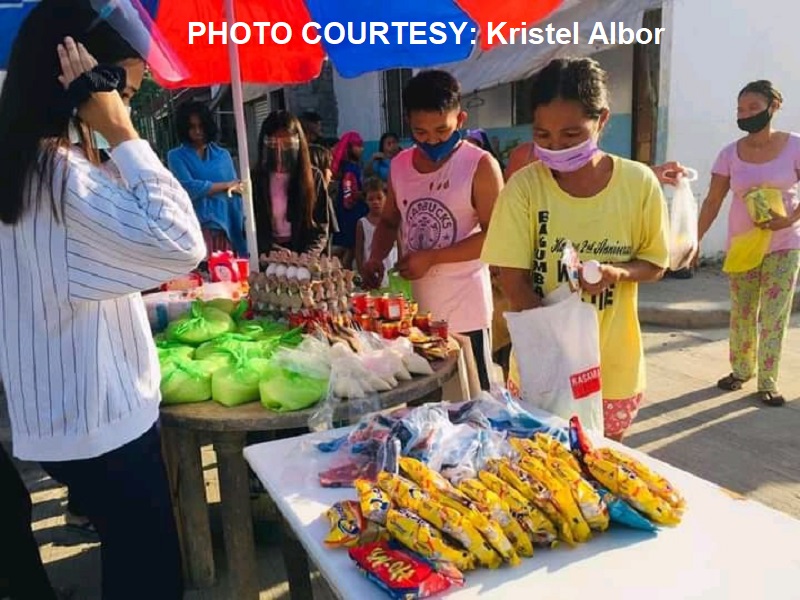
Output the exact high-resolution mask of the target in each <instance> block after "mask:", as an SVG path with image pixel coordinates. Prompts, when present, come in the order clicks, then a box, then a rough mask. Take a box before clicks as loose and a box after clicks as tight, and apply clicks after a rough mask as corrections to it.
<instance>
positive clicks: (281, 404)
mask: <svg viewBox="0 0 800 600" xmlns="http://www.w3.org/2000/svg"><path fill="white" fill-rule="evenodd" d="M293 356H294V353H293V352H292V351H288V352H282V353H280V354H278V355H276V356H275V358H274V359H273V360H272V362H271V364H270V368H269V370H268V371H267V372H266V373H265V374H264V378H263V379H262V380H261V384H260V385H259V391H260V394H261V405H262V406H263V407H264V408H266V409H268V410H272V411H275V412H281V413H282V412H290V411H295V410H303V409H305V408H309V407H310V406H314V405H315V404H317V403H318V402H319V401H320V400H322V399H323V398H325V396H326V395H327V393H328V381H329V379H330V370H329V368H328V367H327V366H326V365H322V364H320V365H318V366H315V365H314V364H313V363H312V362H310V361H304V362H300V361H296V360H293Z"/></svg>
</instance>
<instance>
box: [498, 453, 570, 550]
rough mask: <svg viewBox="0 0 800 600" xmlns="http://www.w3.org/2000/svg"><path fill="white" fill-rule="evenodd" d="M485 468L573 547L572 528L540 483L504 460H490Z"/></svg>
mask: <svg viewBox="0 0 800 600" xmlns="http://www.w3.org/2000/svg"><path fill="white" fill-rule="evenodd" d="M487 467H488V469H489V470H490V471H492V472H494V473H495V474H496V475H497V476H498V477H500V479H502V480H503V481H505V482H507V483H509V484H511V486H513V487H514V488H516V490H517V491H518V492H519V493H520V494H522V495H523V496H524V497H525V498H527V499H528V500H529V501H530V502H532V503H533V505H534V506H535V507H536V508H538V509H539V510H541V511H542V512H543V513H544V514H545V515H546V516H547V518H548V519H550V521H552V523H553V525H555V526H556V530H557V531H558V535H559V538H560V539H562V540H564V541H565V542H566V543H567V544H569V545H570V546H574V545H575V537H574V536H573V534H572V527H571V526H570V523H569V521H568V520H567V519H566V518H565V517H564V516H563V515H562V514H561V512H560V511H559V510H558V508H557V506H556V505H555V503H554V501H553V496H552V494H551V493H550V492H549V491H548V489H547V488H546V487H545V486H544V485H543V484H542V483H540V482H539V481H537V480H536V479H534V478H533V477H532V476H531V475H530V474H528V473H526V472H525V471H523V470H522V469H520V468H519V466H517V465H515V464H513V463H511V462H510V461H508V460H505V459H503V460H500V459H491V460H489V461H488V462H487Z"/></svg>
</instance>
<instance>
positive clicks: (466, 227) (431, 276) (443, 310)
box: [391, 142, 492, 333]
mask: <svg viewBox="0 0 800 600" xmlns="http://www.w3.org/2000/svg"><path fill="white" fill-rule="evenodd" d="M413 153H414V148H410V149H408V150H404V151H403V152H401V153H400V154H398V155H397V156H396V157H395V158H393V159H392V173H391V181H392V188H393V189H394V194H395V198H396V200H397V207H398V209H399V210H400V214H401V216H402V225H401V240H402V252H403V253H406V252H408V253H413V252H417V251H419V250H431V249H440V248H447V247H449V246H452V245H453V244H456V243H458V242H460V241H462V240H464V239H465V238H468V237H470V236H471V235H473V234H475V233H478V232H479V231H480V224H479V221H478V213H477V212H476V211H475V208H474V207H473V206H472V180H473V178H474V176H475V171H476V169H477V168H478V163H479V162H480V160H481V158H483V156H484V155H486V154H487V153H486V152H485V151H484V150H481V149H480V148H478V147H477V146H474V145H473V144H469V143H466V142H462V143H461V145H460V146H459V147H458V148H457V149H456V151H455V152H454V153H453V155H452V156H451V157H450V159H449V160H448V161H447V162H445V163H444V164H443V165H442V167H441V168H440V169H439V170H437V171H434V172H433V173H420V172H419V171H417V170H416V169H415V168H414V165H413V163H412V156H413ZM412 290H413V292H414V298H415V299H416V301H417V302H418V303H419V307H420V310H425V311H431V312H432V313H433V318H434V319H446V320H447V321H448V325H449V328H450V331H453V332H455V333H466V332H468V331H477V330H479V329H488V328H489V327H491V323H492V287H491V281H490V277H489V268H488V266H486V265H484V264H483V263H482V262H481V261H480V260H478V259H476V260H472V261H467V262H460V263H448V264H440V265H436V266H434V267H433V268H431V270H430V271H429V272H428V273H427V274H426V275H425V277H423V278H421V279H418V280H417V281H414V282H412Z"/></svg>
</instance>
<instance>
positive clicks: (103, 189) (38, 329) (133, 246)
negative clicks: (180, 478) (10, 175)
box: [0, 140, 205, 461]
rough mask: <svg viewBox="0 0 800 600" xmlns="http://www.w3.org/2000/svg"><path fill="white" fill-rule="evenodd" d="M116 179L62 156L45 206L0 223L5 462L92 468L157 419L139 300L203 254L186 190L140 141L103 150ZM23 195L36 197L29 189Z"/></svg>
mask: <svg viewBox="0 0 800 600" xmlns="http://www.w3.org/2000/svg"><path fill="white" fill-rule="evenodd" d="M111 159H112V161H113V163H114V166H115V167H116V171H117V173H116V175H118V176H116V177H115V174H114V173H112V172H111V170H110V169H108V168H100V167H97V166H95V165H93V164H92V163H90V162H89V161H88V160H87V159H86V158H85V156H84V155H83V153H82V152H81V151H80V150H79V149H77V148H71V149H69V150H66V149H64V150H60V151H59V154H58V156H57V157H56V166H55V169H54V177H53V183H52V186H49V185H45V186H43V187H42V189H43V190H44V192H45V195H46V194H47V193H53V194H54V195H55V197H56V199H57V200H56V205H57V206H59V205H60V206H61V209H60V211H59V213H60V216H61V218H60V219H56V218H55V215H54V213H53V210H52V209H51V203H50V198H49V197H42V198H39V201H38V202H35V203H33V205H32V206H31V207H30V208H29V209H28V210H27V211H26V213H25V214H24V216H23V217H22V219H21V220H20V221H19V222H18V223H16V224H15V225H13V226H11V225H0V336H2V347H0V375H1V376H2V380H3V382H4V385H5V389H6V396H7V398H8V402H9V412H10V415H11V424H12V435H13V446H14V454H15V455H16V456H17V457H19V458H21V459H24V460H36V461H65V460H79V459H86V458H93V457H96V456H100V455H102V454H105V453H107V452H109V451H111V450H114V449H116V448H119V447H121V446H123V445H125V444H126V443H128V442H130V441H132V440H135V439H137V438H138V437H140V436H141V435H142V434H144V433H145V432H146V431H147V430H148V429H149V428H150V427H152V426H153V424H154V423H155V421H156V420H157V419H158V405H159V403H160V400H161V397H160V393H159V383H160V370H159V364H158V359H157V355H156V350H155V346H154V343H153V340H152V336H151V333H150V326H149V322H148V318H147V312H146V310H145V306H144V302H143V301H142V296H141V290H146V289H150V288H153V287H156V286H158V285H160V284H161V283H162V282H164V281H167V280H169V279H172V278H174V277H176V276H180V275H183V274H185V273H187V272H189V271H191V270H192V269H193V268H195V267H196V266H197V264H198V263H199V262H200V261H201V260H202V259H203V258H204V256H205V247H204V244H203V236H202V233H201V230H200V225H199V223H198V221H197V218H196V216H195V213H194V210H193V209H192V204H191V201H190V200H189V197H188V195H187V194H186V192H185V190H184V189H183V187H182V186H181V185H180V184H179V183H178V181H177V180H176V179H175V178H174V177H173V176H172V174H170V172H169V171H168V170H167V169H166V168H164V166H163V165H162V164H161V162H160V161H159V160H158V157H157V156H156V155H155V153H154V152H153V150H152V149H151V148H150V145H149V144H148V143H147V142H146V141H144V140H131V141H127V142H124V143H123V144H120V145H119V146H118V147H117V148H115V149H114V150H113V151H112V152H111ZM32 186H33V187H31V188H30V189H31V190H37V189H39V187H38V186H37V182H36V181H34V182H32Z"/></svg>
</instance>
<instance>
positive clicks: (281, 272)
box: [275, 265, 287, 277]
mask: <svg viewBox="0 0 800 600" xmlns="http://www.w3.org/2000/svg"><path fill="white" fill-rule="evenodd" d="M286 270H287V268H286V265H278V268H277V269H275V277H286Z"/></svg>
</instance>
